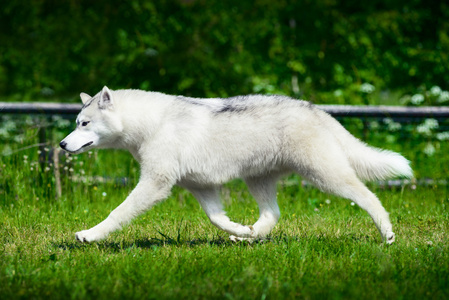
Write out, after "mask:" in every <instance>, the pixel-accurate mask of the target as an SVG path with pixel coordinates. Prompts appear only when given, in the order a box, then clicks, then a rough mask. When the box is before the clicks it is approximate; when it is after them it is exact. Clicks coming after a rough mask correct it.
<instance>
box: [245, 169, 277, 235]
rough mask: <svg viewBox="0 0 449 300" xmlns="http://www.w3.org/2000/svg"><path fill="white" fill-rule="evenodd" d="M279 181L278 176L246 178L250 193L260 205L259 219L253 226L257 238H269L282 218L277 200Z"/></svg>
mask: <svg viewBox="0 0 449 300" xmlns="http://www.w3.org/2000/svg"><path fill="white" fill-rule="evenodd" d="M277 179H278V177H277V176H265V177H253V178H245V182H246V184H247V186H248V188H249V191H250V192H251V194H252V195H253V197H254V198H255V199H256V201H257V204H258V205H259V219H258V220H257V222H256V223H255V224H254V225H253V228H254V232H255V234H256V238H264V237H265V236H267V235H268V234H269V233H270V232H271V230H272V229H273V228H274V226H275V225H276V223H277V222H278V220H279V218H280V216H281V213H280V211H279V206H278V203H277V200H276V181H277Z"/></svg>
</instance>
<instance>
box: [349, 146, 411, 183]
mask: <svg viewBox="0 0 449 300" xmlns="http://www.w3.org/2000/svg"><path fill="white" fill-rule="evenodd" d="M353 139H354V140H353V141H352V142H351V143H349V144H346V146H345V148H346V149H345V152H346V153H347V155H348V160H349V162H350V164H351V166H352V168H353V169H354V170H355V172H356V174H357V176H358V177H359V178H360V179H362V180H367V181H371V180H383V179H388V178H393V177H405V178H411V177H413V171H412V168H411V167H410V162H409V161H408V160H407V159H405V158H404V157H403V156H402V155H400V154H399V153H396V152H392V151H388V150H382V149H378V148H374V147H370V146H368V145H366V144H364V143H362V142H361V141H359V140H357V139H356V138H354V137H353ZM351 144H352V145H351Z"/></svg>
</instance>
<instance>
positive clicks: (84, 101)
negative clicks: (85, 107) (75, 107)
mask: <svg viewBox="0 0 449 300" xmlns="http://www.w3.org/2000/svg"><path fill="white" fill-rule="evenodd" d="M80 98H81V101H83V104H86V102H87V101H89V99H91V98H92V97H91V96H89V95H88V94H86V93H81V94H80Z"/></svg>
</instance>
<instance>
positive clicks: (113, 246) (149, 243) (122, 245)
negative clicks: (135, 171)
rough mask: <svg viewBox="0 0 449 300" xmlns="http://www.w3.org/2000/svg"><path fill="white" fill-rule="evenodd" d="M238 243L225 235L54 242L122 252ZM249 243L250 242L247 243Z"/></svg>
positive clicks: (75, 247)
mask: <svg viewBox="0 0 449 300" xmlns="http://www.w3.org/2000/svg"><path fill="white" fill-rule="evenodd" d="M235 244H236V243H234V242H232V241H230V240H228V239H225V238H223V237H215V238H213V239H212V240H210V239H194V240H182V239H172V238H170V237H168V236H163V238H161V239H159V238H149V239H138V240H134V241H120V242H108V241H104V242H95V243H91V244H87V243H81V242H78V241H71V242H66V241H63V242H62V243H53V246H54V247H55V248H59V249H63V250H82V249H91V248H92V247H93V248H97V249H100V250H109V251H112V252H121V251H123V250H126V249H130V248H142V249H155V248H159V247H167V246H168V247H196V246H203V245H210V246H220V247H232V246H235ZM245 244H249V243H245Z"/></svg>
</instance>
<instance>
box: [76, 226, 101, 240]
mask: <svg viewBox="0 0 449 300" xmlns="http://www.w3.org/2000/svg"><path fill="white" fill-rule="evenodd" d="M75 238H76V240H77V241H79V242H81V243H92V242H96V241H99V240H102V239H103V238H104V235H103V234H99V233H98V232H96V231H94V230H92V229H89V230H83V231H80V232H77V233H75Z"/></svg>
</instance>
